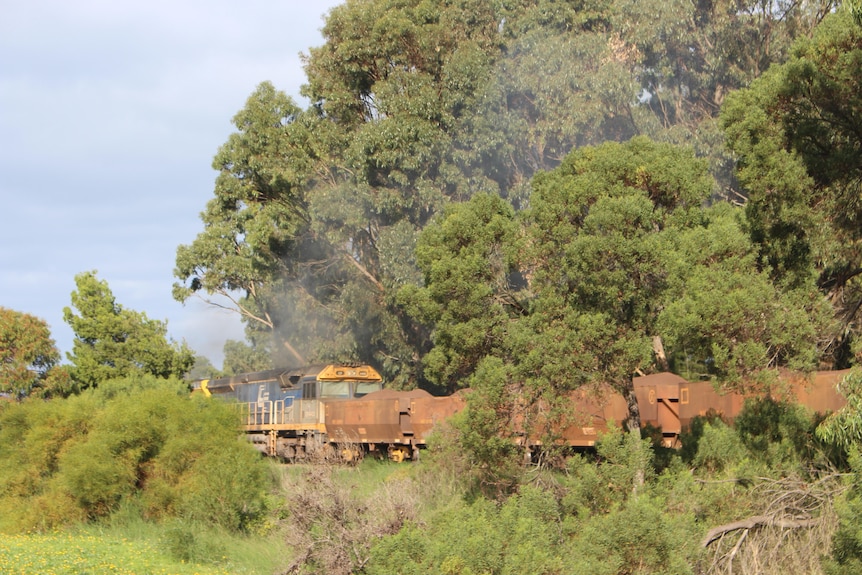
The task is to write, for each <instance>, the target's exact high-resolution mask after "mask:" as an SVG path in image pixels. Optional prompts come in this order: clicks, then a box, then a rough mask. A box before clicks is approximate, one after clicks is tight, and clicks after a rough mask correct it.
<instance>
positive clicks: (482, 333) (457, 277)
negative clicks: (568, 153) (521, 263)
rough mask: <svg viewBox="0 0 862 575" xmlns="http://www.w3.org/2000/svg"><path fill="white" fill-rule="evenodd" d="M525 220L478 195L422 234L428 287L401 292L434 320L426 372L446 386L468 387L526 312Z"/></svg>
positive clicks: (412, 309)
mask: <svg viewBox="0 0 862 575" xmlns="http://www.w3.org/2000/svg"><path fill="white" fill-rule="evenodd" d="M517 242H518V227H517V223H516V222H515V214H514V210H513V209H512V207H511V206H510V205H509V204H508V203H506V202H505V201H504V200H502V199H500V198H499V197H498V196H494V195H490V194H477V195H476V196H474V197H473V198H472V199H471V200H470V201H468V202H465V203H463V204H453V205H451V206H450V207H449V208H448V209H447V210H446V214H445V216H444V217H443V218H442V219H441V220H440V221H439V222H437V223H435V224H431V225H429V226H428V227H427V228H426V229H425V231H424V232H423V233H422V235H421V236H420V238H419V241H418V244H417V247H416V259H417V262H418V264H419V266H420V268H421V269H422V270H423V271H424V272H425V281H424V287H418V286H413V285H407V286H404V287H403V288H401V290H400V292H399V294H398V299H399V301H400V302H403V305H404V307H405V309H406V310H407V312H408V313H409V314H411V315H412V316H414V317H416V318H418V319H419V320H420V321H422V322H423V323H424V324H426V325H431V326H434V331H433V332H432V335H431V339H432V341H433V342H434V348H433V349H432V350H431V351H430V352H429V353H428V354H427V355H426V356H425V358H424V359H423V363H424V366H425V377H426V378H427V379H428V380H430V381H431V382H433V383H435V384H436V385H437V386H438V387H439V388H440V389H442V390H446V391H449V392H451V391H453V390H454V389H457V388H459V387H463V386H464V385H465V384H466V383H467V381H466V378H467V376H468V375H470V374H472V373H473V372H474V371H475V370H476V366H477V364H478V363H479V362H480V361H481V360H482V358H484V357H485V356H487V355H490V354H493V353H495V352H497V353H499V351H500V348H501V347H502V346H503V345H505V336H506V331H507V329H508V326H509V323H510V322H511V320H512V319H513V318H514V317H517V315H518V314H519V313H522V312H523V308H522V303H521V301H520V298H521V296H520V294H519V289H518V286H517V285H516V284H515V281H516V279H517V278H516V277H515V275H514V273H513V272H514V267H515V263H514V262H515V261H516V253H517V245H518V244H517Z"/></svg>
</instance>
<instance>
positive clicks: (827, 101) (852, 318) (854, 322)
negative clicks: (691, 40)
mask: <svg viewBox="0 0 862 575" xmlns="http://www.w3.org/2000/svg"><path fill="white" fill-rule="evenodd" d="M860 94H862V26H859V25H858V24H857V23H856V22H855V21H854V20H853V18H852V15H851V14H850V13H849V11H845V10H841V11H839V12H837V13H835V14H833V15H830V16H829V17H828V18H827V19H825V20H824V21H823V23H822V24H821V25H820V26H819V27H818V28H817V29H816V31H815V34H814V35H813V37H812V38H810V39H803V40H801V41H800V42H799V43H798V44H797V45H796V46H795V48H794V50H793V54H792V58H791V59H790V60H789V61H788V62H787V63H786V64H783V65H782V66H778V67H774V68H772V69H770V70H769V72H767V73H766V74H765V75H764V76H763V77H762V78H760V79H758V80H757V81H755V82H754V83H752V85H751V87H750V88H748V89H746V90H743V91H740V92H738V93H735V94H733V95H732V96H731V97H729V98H728V101H727V104H726V106H725V108H724V110H723V111H722V124H723V126H724V129H725V132H726V134H727V139H728V142H729V145H730V147H731V149H732V150H733V151H734V152H735V153H736V154H737V155H738V157H739V178H740V180H741V181H742V183H743V184H744V185H745V186H746V188H747V189H748V190H749V194H750V200H749V202H748V204H747V205H746V211H747V215H748V221H749V223H750V230H751V234H752V238H753V239H754V241H755V242H757V243H758V245H759V246H760V257H761V263H762V265H763V266H764V267H765V268H766V269H768V270H770V273H771V275H772V277H773V278H774V279H775V281H777V282H780V283H783V284H788V285H799V284H800V283H804V282H807V281H809V279H810V277H811V276H812V275H816V276H817V278H818V279H817V281H818V284H819V285H820V288H821V289H822V290H823V292H824V293H825V294H826V296H827V297H828V299H829V300H830V301H831V302H832V303H833V306H834V308H835V312H836V316H837V318H838V320H839V322H838V325H837V328H836V329H835V330H834V331H833V332H832V333H831V334H829V337H828V339H829V342H828V343H829V345H828V346H827V351H828V352H829V353H828V355H829V356H830V357H831V360H832V361H833V362H834V363H835V364H836V365H837V366H843V365H846V364H847V362H848V361H849V360H850V359H851V357H852V353H851V349H852V341H853V337H854V335H855V334H857V333H858V331H859V328H860V314H859V310H860V308H862V279H860V278H862V256H860V253H862V252H860V249H859V248H860V246H862V231H860V230H862V228H860V226H859V222H860V220H862V200H860V194H859V190H860V186H862V149H860V145H859V142H860V134H862V96H860Z"/></svg>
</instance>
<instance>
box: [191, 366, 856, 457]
mask: <svg viewBox="0 0 862 575" xmlns="http://www.w3.org/2000/svg"><path fill="white" fill-rule="evenodd" d="M847 373H849V370H843V371H825V372H817V373H815V374H813V375H811V376H803V375H801V374H790V373H784V374H782V377H781V379H780V383H779V385H778V386H776V388H775V389H774V390H773V392H772V393H771V395H772V396H773V397H774V398H775V399H782V400H787V401H794V402H797V403H799V404H801V405H805V406H807V407H808V408H810V409H811V410H812V411H814V412H818V413H827V412H830V411H835V410H838V409H840V408H841V407H842V406H843V405H844V402H845V400H844V397H843V396H841V395H840V394H839V393H838V392H837V389H836V386H837V384H838V383H839V382H840V381H841V379H843V378H844V376H846V375H847ZM633 383H634V389H635V395H636V397H637V402H638V407H639V409H640V417H641V426H642V427H643V426H647V425H648V426H651V427H653V428H657V429H660V430H661V434H662V444H663V445H665V446H668V447H678V446H679V438H680V434H681V433H682V431H683V430H684V429H686V428H687V427H688V426H689V425H690V423H691V421H692V420H693V419H694V418H695V417H698V416H704V415H706V414H707V413H713V414H716V415H719V416H721V417H722V418H723V419H725V420H726V421H728V422H732V421H733V419H734V418H735V417H736V416H737V415H738V414H739V413H740V411H741V410H742V408H743V405H744V402H745V400H746V399H747V398H748V397H749V396H746V395H743V394H739V393H720V392H719V391H717V390H716V389H715V388H714V387H713V385H712V383H711V382H708V381H696V382H689V381H687V380H685V379H684V378H682V377H680V376H678V375H675V374H672V373H667V372H664V373H656V374H652V375H646V376H641V377H636V378H634V380H633ZM193 391H194V392H197V393H203V394H205V395H208V396H214V397H219V398H222V399H226V400H229V401H232V402H233V403H234V404H235V405H236V408H237V409H238V410H239V411H240V413H241V415H242V425H243V429H244V432H245V434H246V436H247V437H248V439H249V440H250V441H251V442H252V444H253V445H254V446H255V447H256V448H257V449H258V450H260V451H261V452H262V453H264V454H266V455H269V456H275V457H280V458H283V459H287V460H294V459H301V458H304V457H307V456H309V455H312V454H316V453H324V454H336V455H339V456H340V457H342V458H344V459H347V460H351V459H354V458H357V457H359V456H361V455H362V454H364V453H366V452H371V453H376V454H380V455H385V456H388V457H389V458H390V459H392V460H394V461H403V460H406V459H417V458H418V457H419V453H420V450H421V449H422V448H424V447H425V446H426V444H427V439H428V436H429V435H430V433H431V431H432V430H433V429H434V427H435V426H436V425H438V424H439V423H440V422H441V421H443V420H445V419H446V418H448V417H450V416H452V415H454V414H455V413H458V412H459V411H461V410H462V409H463V408H464V407H465V405H466V402H465V397H464V396H465V393H468V392H467V391H465V392H459V393H456V394H453V395H450V396H446V397H435V396H432V395H431V394H429V393H428V392H426V391H423V390H419V389H417V390H412V391H394V390H389V389H384V388H383V378H382V377H381V376H380V374H379V373H378V372H377V371H376V370H374V368H372V367H371V366H368V365H359V364H331V365H324V366H312V367H307V368H302V369H295V370H268V371H262V372H257V373H250V374H244V375H239V376H235V377H227V378H221V379H210V380H199V381H197V382H195V383H194V384H193ZM567 399H568V402H569V407H570V410H569V411H570V413H569V414H568V415H567V417H566V418H565V420H564V423H562V424H560V423H557V424H556V426H555V427H554V428H553V429H551V427H550V426H549V424H548V423H547V421H546V420H545V419H544V417H543V407H542V405H541V404H536V405H534V406H532V411H531V412H530V413H527V412H526V411H524V412H522V413H521V414H520V415H519V416H518V417H516V418H515V420H514V422H513V431H514V435H515V441H516V442H517V443H518V445H520V446H521V447H522V448H523V449H524V453H525V457H530V456H531V454H532V453H533V452H535V451H537V450H540V449H542V446H543V441H544V438H545V437H554V438H555V439H554V441H555V442H556V443H557V444H559V445H563V446H567V447H572V448H590V447H593V446H595V444H596V441H597V440H598V438H599V437H600V436H601V435H602V434H603V433H604V432H606V431H608V430H609V428H610V427H611V426H614V425H618V424H619V423H621V422H623V421H624V420H625V419H626V418H627V417H628V409H627V406H626V402H625V399H624V398H623V397H622V396H621V395H620V394H619V393H617V392H615V391H614V390H612V389H611V388H610V387H609V386H607V385H599V386H591V387H590V388H588V389H587V388H584V389H579V390H575V391H572V392H570V393H569V395H568V396H567ZM527 419H529V420H530V425H529V429H530V430H531V432H530V433H527V432H526V431H525V429H526V428H527V427H528V426H527V425H525V423H524V422H525V421H526V420H527Z"/></svg>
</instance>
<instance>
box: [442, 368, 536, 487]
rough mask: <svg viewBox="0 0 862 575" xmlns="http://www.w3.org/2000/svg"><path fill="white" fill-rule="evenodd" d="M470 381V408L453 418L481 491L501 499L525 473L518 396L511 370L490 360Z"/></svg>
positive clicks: (460, 441)
mask: <svg viewBox="0 0 862 575" xmlns="http://www.w3.org/2000/svg"><path fill="white" fill-rule="evenodd" d="M470 381H471V382H472V383H473V385H471V388H472V390H471V392H470V394H469V395H468V396H467V408H466V409H465V410H464V411H462V412H461V413H460V414H458V415H457V416H456V418H454V419H453V424H454V425H455V426H456V427H457V428H458V430H459V432H460V434H459V438H458V443H459V445H460V446H461V447H462V449H463V450H464V451H465V452H466V453H468V454H469V455H470V459H471V473H472V474H473V476H474V477H475V481H476V483H477V487H478V488H479V489H480V491H482V492H484V493H486V494H490V495H491V496H494V497H501V496H504V495H506V494H508V493H510V492H512V490H513V489H514V488H515V486H516V485H517V484H518V481H519V478H520V476H521V474H522V473H523V468H522V461H523V453H522V452H521V450H520V449H519V448H518V446H517V444H516V442H515V439H516V433H517V430H516V428H515V424H516V412H515V404H516V397H517V394H516V389H513V382H512V373H511V368H510V367H509V366H506V365H504V364H503V363H502V362H501V361H500V360H499V359H498V358H493V357H489V358H486V359H485V360H483V361H482V362H481V363H480V364H479V366H478V368H477V370H476V373H475V374H474V376H473V377H471V379H470Z"/></svg>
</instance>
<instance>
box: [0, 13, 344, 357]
mask: <svg viewBox="0 0 862 575" xmlns="http://www.w3.org/2000/svg"><path fill="white" fill-rule="evenodd" d="M338 3H339V2H335V1H334V0H329V1H324V2H314V3H295V2H275V1H268V0H251V1H250V2H246V3H241V4H239V3H236V2H227V1H226V0H212V1H206V2H204V1H192V0H177V1H171V2H167V1H165V0H155V1H151V2H141V3H120V2H112V1H108V0H82V1H79V2H65V1H59V0H54V1H47V0H31V1H30V2H19V3H7V5H5V6H4V14H3V18H2V19H0V61H3V63H4V65H3V67H2V68H0V131H2V133H3V134H4V137H5V139H6V146H5V148H4V153H3V154H0V174H2V176H0V196H2V197H3V199H4V212H5V213H6V214H7V218H6V223H5V225H4V227H3V229H2V231H0V268H2V271H0V305H2V306H5V307H11V308H13V309H17V310H19V311H24V312H27V313H32V314H33V315H36V316H39V317H42V318H43V319H46V320H47V321H48V323H49V324H50V326H51V329H52V334H53V335H54V337H55V339H56V340H57V343H58V345H59V347H60V348H61V350H63V351H68V350H70V349H71V339H72V334H71V333H70V331H69V330H68V328H67V327H66V326H65V324H64V323H63V322H62V308H63V307H64V306H67V305H69V303H70V299H69V295H70V293H71V292H72V290H73V289H74V275H75V274H76V273H79V272H83V271H88V270H93V269H96V270H98V271H99V277H100V278H101V279H105V280H107V281H108V283H109V285H110V286H111V289H112V290H113V291H114V295H115V296H116V298H117V301H118V302H119V303H120V304H121V305H123V306H124V307H128V308H130V309H135V310H137V311H143V312H145V313H146V314H147V315H148V317H151V318H153V319H168V320H169V331H170V333H171V335H172V337H174V338H175V339H178V340H179V339H186V340H187V341H189V343H190V345H192V347H195V345H194V342H196V341H197V342H200V343H199V345H201V346H203V347H206V348H207V350H210V349H216V348H218V351H217V352H212V353H214V355H212V356H210V359H212V360H213V361H214V362H215V363H216V364H217V365H218V362H220V360H221V358H220V355H221V353H220V346H219V345H218V342H219V341H222V342H223V340H224V339H228V338H229V337H228V335H229V336H230V338H233V339H237V338H241V337H242V332H241V330H238V326H239V323H238V322H237V321H236V319H235V318H234V317H232V316H231V318H230V319H226V318H225V317H223V316H224V312H217V313H216V314H212V313H208V312H207V310H206V309H205V308H201V306H202V304H201V306H198V305H191V304H189V305H186V306H185V307H184V306H182V305H181V304H180V303H178V302H175V301H174V300H173V299H172V297H171V285H172V283H173V281H174V279H173V277H172V273H173V263H174V257H175V253H176V248H177V246H178V245H180V244H187V243H190V242H191V241H192V240H193V239H194V237H195V236H196V234H197V233H198V232H199V231H200V230H201V229H202V224H201V222H200V221H199V219H198V214H199V213H200V212H201V211H202V210H203V209H204V207H205V204H206V202H207V200H208V199H209V198H210V197H212V190H213V184H214V180H215V175H216V174H215V172H214V171H213V170H212V168H211V163H212V158H213V156H214V154H215V153H216V151H217V149H218V147H219V146H220V145H221V144H222V143H224V141H225V140H226V139H227V137H228V135H229V134H230V133H231V132H232V131H233V126H232V124H231V118H232V117H233V116H234V115H235V114H236V112H238V111H239V110H240V109H241V108H242V107H243V105H244V104H245V100H246V98H247V97H248V95H249V94H251V92H252V91H253V90H254V88H255V86H257V84H259V83H260V82H262V81H264V80H268V81H272V82H273V83H274V84H275V85H276V87H278V88H279V89H282V90H284V91H285V92H287V93H288V94H290V95H291V96H293V97H294V98H295V99H297V100H298V99H299V87H300V85H301V84H302V83H303V82H304V81H305V77H304V72H303V70H302V66H301V63H300V60H299V56H298V54H299V53H300V52H302V51H306V52H307V51H308V48H309V47H311V46H315V45H319V44H321V43H322V39H321V37H320V35H319V32H318V30H319V28H320V27H321V26H322V25H323V20H322V15H323V14H324V13H325V12H327V11H328V10H329V8H331V7H332V6H334V5H336V4H338ZM209 311H215V310H209ZM202 334H206V335H205V336H202ZM196 349H197V348H196ZM199 351H202V350H199ZM208 355H209V353H208Z"/></svg>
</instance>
